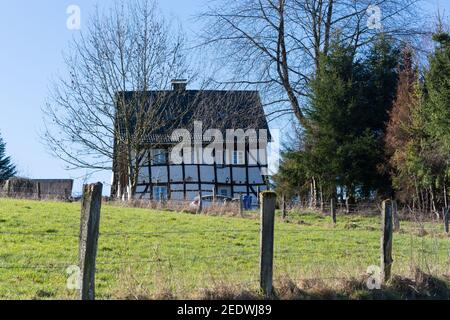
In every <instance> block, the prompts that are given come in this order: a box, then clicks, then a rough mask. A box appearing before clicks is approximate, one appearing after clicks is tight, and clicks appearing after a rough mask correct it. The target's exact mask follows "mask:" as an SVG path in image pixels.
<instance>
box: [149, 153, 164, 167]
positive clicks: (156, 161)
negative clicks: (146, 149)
mask: <svg viewBox="0 0 450 320" xmlns="http://www.w3.org/2000/svg"><path fill="white" fill-rule="evenodd" d="M151 157H152V164H153V165H161V164H167V152H166V150H164V149H153V150H152V151H151Z"/></svg>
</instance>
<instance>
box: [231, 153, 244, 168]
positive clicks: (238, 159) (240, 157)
mask: <svg viewBox="0 0 450 320" xmlns="http://www.w3.org/2000/svg"><path fill="white" fill-rule="evenodd" d="M233 164H235V165H243V164H245V153H244V151H234V152H233Z"/></svg>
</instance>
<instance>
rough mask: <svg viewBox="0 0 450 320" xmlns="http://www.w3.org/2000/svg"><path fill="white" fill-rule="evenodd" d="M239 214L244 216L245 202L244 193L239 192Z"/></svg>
mask: <svg viewBox="0 0 450 320" xmlns="http://www.w3.org/2000/svg"><path fill="white" fill-rule="evenodd" d="M239 215H240V216H241V217H243V216H244V202H243V198H242V193H239Z"/></svg>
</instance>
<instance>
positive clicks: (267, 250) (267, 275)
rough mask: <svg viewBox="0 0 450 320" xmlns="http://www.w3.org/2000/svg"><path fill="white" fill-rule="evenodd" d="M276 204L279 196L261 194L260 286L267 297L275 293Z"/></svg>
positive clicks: (268, 192) (269, 193)
mask: <svg viewBox="0 0 450 320" xmlns="http://www.w3.org/2000/svg"><path fill="white" fill-rule="evenodd" d="M276 202H277V194H276V193H275V192H272V191H264V192H262V193H261V258H260V285H261V290H262V292H263V294H264V295H265V296H266V297H270V296H271V295H272V293H273V247H274V227H275V208H276Z"/></svg>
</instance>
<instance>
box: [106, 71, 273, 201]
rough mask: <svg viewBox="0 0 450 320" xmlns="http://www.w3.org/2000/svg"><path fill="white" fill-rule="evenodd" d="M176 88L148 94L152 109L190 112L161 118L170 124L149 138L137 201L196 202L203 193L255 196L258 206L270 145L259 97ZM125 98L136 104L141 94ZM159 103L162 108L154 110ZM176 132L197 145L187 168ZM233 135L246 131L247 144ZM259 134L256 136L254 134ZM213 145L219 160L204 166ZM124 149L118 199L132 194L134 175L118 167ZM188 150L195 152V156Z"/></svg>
mask: <svg viewBox="0 0 450 320" xmlns="http://www.w3.org/2000/svg"><path fill="white" fill-rule="evenodd" d="M172 84H173V88H172V90H166V91H149V92H146V93H145V96H146V100H147V101H148V105H149V108H153V107H154V108H162V109H164V110H166V109H167V110H174V109H176V110H178V111H180V110H184V111H185V112H177V113H176V114H177V120H176V121H175V119H174V116H173V112H162V113H160V114H161V118H163V119H161V121H163V122H164V124H167V125H162V126H160V128H159V129H158V130H156V131H155V132H152V133H151V134H149V135H147V136H146V137H145V139H143V141H142V144H143V146H144V148H145V156H144V157H143V158H142V159H141V160H140V164H139V174H138V182H137V187H136V190H135V195H134V196H135V198H139V199H152V200H161V199H166V200H192V199H193V198H195V197H196V196H198V195H199V193H200V191H201V193H202V195H211V194H213V193H216V194H218V195H222V196H226V197H230V198H236V197H238V196H239V195H243V196H245V195H249V196H253V197H252V198H253V201H257V194H258V191H263V190H266V189H267V185H268V176H267V175H268V165H267V142H268V141H269V140H270V133H269V130H268V124H267V121H266V117H265V114H264V110H263V107H262V103H261V99H260V96H259V93H258V92H256V91H220V90H187V89H186V83H185V82H184V81H179V80H178V81H173V82H172ZM124 94H125V96H126V97H129V99H131V97H132V96H133V95H134V94H135V93H133V92H126V93H124ZM155 101H158V106H153V105H152V104H153V103H154V102H155ZM178 118H181V120H180V119H178ZM174 122H176V127H174V125H173V123H174ZM199 124H200V125H201V128H200V129H199V128H198V126H199ZM175 129H180V130H181V133H185V134H186V133H189V136H190V138H191V140H190V141H191V142H192V145H191V147H192V148H191V149H190V150H189V149H186V148H183V149H182V150H181V157H182V159H183V161H182V162H181V163H180V161H175V159H174V156H173V153H174V149H175V148H176V146H179V145H180V141H181V137H180V133H179V132H180V130H175ZM210 129H215V132H216V133H217V132H220V133H222V135H223V139H222V140H221V139H218V138H217V137H214V138H213V137H211V136H208V130H210ZM199 130H200V131H199ZM233 131H234V133H237V132H241V133H242V132H244V133H245V134H244V139H243V140H242V139H241V140H239V139H238V138H236V137H235V136H233V134H227V133H230V132H233ZM177 132H178V133H177ZM255 132H256V135H254V134H252V133H255ZM184 136H185V135H184ZM199 136H200V137H199ZM255 139H256V141H255ZM198 141H201V143H198ZM212 142H215V146H216V147H217V148H215V149H214V150H213V151H212V157H213V160H212V161H211V160H210V161H204V159H203V157H205V156H204V152H203V154H202V150H204V149H205V148H206V147H207V146H208V145H211V143H212ZM184 145H186V141H184ZM219 145H222V146H223V148H220V147H219ZM231 146H232V148H231ZM119 150H121V149H120V147H117V146H116V150H115V155H114V164H113V167H114V173H113V186H112V189H111V192H112V197H121V195H123V194H124V192H126V188H125V186H126V185H127V174H128V173H127V171H126V170H125V168H124V167H123V166H120V165H118V163H119V161H118V159H120V156H121V155H120V151H119ZM186 150H188V152H191V155H190V157H187V154H186ZM199 154H202V155H199ZM187 158H189V159H190V160H186V159H187ZM199 160H200V161H199Z"/></svg>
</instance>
